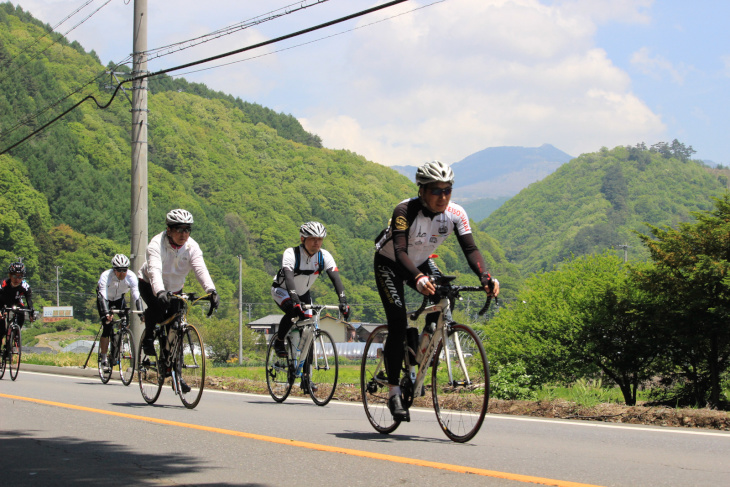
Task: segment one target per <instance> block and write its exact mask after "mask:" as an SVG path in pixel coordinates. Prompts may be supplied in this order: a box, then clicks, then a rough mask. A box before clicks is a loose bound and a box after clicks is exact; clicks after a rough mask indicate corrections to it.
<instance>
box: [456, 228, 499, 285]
mask: <svg viewBox="0 0 730 487" xmlns="http://www.w3.org/2000/svg"><path fill="white" fill-rule="evenodd" d="M456 237H457V239H458V240H459V245H460V246H461V250H462V251H463V252H464V256H466V260H467V262H468V263H469V267H470V268H471V270H472V271H474V273H475V274H476V275H477V276H479V280H480V282H481V284H482V286H484V287H485V289H486V288H489V289H490V290H491V291H492V292H494V295H495V296H496V295H497V294H499V283H498V282H497V280H496V279H492V276H491V274H490V273H489V271H487V264H486V262H485V261H484V256H483V255H482V253H481V252H479V249H478V248H477V244H476V242H475V241H474V236H473V235H472V234H471V233H467V234H465V235H459V234H458V233H457V234H456Z"/></svg>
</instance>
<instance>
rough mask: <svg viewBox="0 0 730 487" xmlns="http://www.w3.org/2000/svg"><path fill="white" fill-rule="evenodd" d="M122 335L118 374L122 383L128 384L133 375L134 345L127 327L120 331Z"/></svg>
mask: <svg viewBox="0 0 730 487" xmlns="http://www.w3.org/2000/svg"><path fill="white" fill-rule="evenodd" d="M121 333H122V337H121V339H120V343H119V350H118V352H117V353H118V354H119V376H120V377H121V378H122V384H124V385H125V386H128V385H129V384H131V383H132V378H133V377H134V345H133V344H132V333H131V332H130V331H129V330H128V329H126V328H125V329H123V330H122V331H121Z"/></svg>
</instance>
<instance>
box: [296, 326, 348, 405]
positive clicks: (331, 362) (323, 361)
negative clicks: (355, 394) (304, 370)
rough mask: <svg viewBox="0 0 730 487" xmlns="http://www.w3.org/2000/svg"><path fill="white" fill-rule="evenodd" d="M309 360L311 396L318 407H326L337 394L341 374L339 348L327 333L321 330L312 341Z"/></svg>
mask: <svg viewBox="0 0 730 487" xmlns="http://www.w3.org/2000/svg"><path fill="white" fill-rule="evenodd" d="M309 360H310V363H309V364H307V365H309V367H308V368H309V370H308V373H309V395H310V396H312V400H313V401H314V403H315V404H316V405H317V406H324V405H326V404H327V403H328V402H330V399H332V396H333V395H334V393H335V389H336V387H337V376H338V372H339V364H338V357H337V347H335V343H334V340H332V336H331V335H330V334H329V333H327V332H326V331H324V330H319V332H318V335H317V337H316V338H315V339H314V340H313V341H312V347H311V352H310V359H309ZM303 380H304V379H303Z"/></svg>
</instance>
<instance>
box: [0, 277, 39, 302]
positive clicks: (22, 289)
mask: <svg viewBox="0 0 730 487" xmlns="http://www.w3.org/2000/svg"><path fill="white" fill-rule="evenodd" d="M14 305H17V306H24V307H26V308H31V309H32V308H33V291H32V290H31V289H30V284H28V282H27V281H26V280H25V279H23V281H22V282H21V283H20V285H18V286H16V287H13V285H12V284H11V283H10V278H7V279H4V280H3V282H2V284H0V307H1V306H14Z"/></svg>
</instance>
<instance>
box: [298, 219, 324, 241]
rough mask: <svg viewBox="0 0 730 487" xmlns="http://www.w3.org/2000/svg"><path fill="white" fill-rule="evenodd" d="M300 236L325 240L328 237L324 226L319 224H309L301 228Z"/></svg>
mask: <svg viewBox="0 0 730 487" xmlns="http://www.w3.org/2000/svg"><path fill="white" fill-rule="evenodd" d="M299 236H300V237H304V238H307V237H321V238H325V237H326V236H327V230H326V229H325V228H324V225H322V224H321V223H319V222H307V223H305V224H304V225H302V226H301V227H299Z"/></svg>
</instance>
